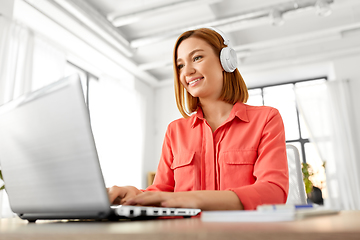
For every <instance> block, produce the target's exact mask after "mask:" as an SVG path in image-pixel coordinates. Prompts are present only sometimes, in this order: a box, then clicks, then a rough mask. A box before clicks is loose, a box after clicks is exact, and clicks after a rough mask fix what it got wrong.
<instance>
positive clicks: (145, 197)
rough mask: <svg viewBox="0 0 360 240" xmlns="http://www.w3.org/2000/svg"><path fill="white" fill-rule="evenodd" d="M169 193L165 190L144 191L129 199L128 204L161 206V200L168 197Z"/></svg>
mask: <svg viewBox="0 0 360 240" xmlns="http://www.w3.org/2000/svg"><path fill="white" fill-rule="evenodd" d="M167 195H168V194H167V193H164V192H144V193H141V194H138V195H137V196H135V197H134V198H131V199H129V200H128V201H127V202H126V204H129V205H142V206H160V205H161V202H163V201H165V200H166V199H167Z"/></svg>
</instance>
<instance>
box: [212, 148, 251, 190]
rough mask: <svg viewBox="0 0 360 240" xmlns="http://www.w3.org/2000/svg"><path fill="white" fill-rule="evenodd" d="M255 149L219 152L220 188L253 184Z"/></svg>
mask: <svg viewBox="0 0 360 240" xmlns="http://www.w3.org/2000/svg"><path fill="white" fill-rule="evenodd" d="M256 159H257V151H256V150H252V149H251V150H233V151H226V152H223V153H221V154H220V157H219V166H220V189H222V190H224V189H228V188H238V187H242V186H246V185H250V184H253V183H254V182H255V180H256V178H255V177H254V165H255V162H256Z"/></svg>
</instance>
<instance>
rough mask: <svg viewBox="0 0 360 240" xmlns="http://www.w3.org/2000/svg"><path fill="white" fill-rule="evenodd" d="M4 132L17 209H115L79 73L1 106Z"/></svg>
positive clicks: (5, 163)
mask: <svg viewBox="0 0 360 240" xmlns="http://www.w3.org/2000/svg"><path fill="white" fill-rule="evenodd" d="M0 136H1V137H0V164H1V166H2V169H3V176H4V179H5V183H6V190H7V193H8V195H9V200H10V205H11V208H12V210H13V212H15V213H17V214H19V215H20V216H26V215H28V216H31V217H34V218H36V217H37V216H38V217H39V218H57V217H60V218H71V217H72V216H74V217H77V218H78V217H79V216H83V217H96V216H102V217H103V216H105V215H107V214H109V211H110V206H109V199H108V196H107V193H106V188H105V184H104V180H103V176H102V173H101V170H100V166H99V162H98V158H97V153H96V148H95V144H94V140H93V136H92V132H91V126H90V123H89V113H88V111H87V108H86V107H85V102H84V98H83V94H82V89H81V83H80V81H79V79H78V77H77V76H72V77H69V78H67V79H63V80H61V81H59V82H57V83H55V84H52V85H50V86H48V87H46V88H43V89H41V90H38V91H36V92H33V93H31V94H28V95H26V96H23V97H22V98H20V99H18V100H16V101H13V102H11V103H9V104H6V105H4V106H1V107H0ZM23 214H24V215H23ZM25 218H26V217H25Z"/></svg>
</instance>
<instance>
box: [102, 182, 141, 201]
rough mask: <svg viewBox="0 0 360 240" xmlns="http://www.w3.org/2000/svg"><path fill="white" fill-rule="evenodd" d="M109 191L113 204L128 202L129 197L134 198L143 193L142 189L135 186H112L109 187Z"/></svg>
mask: <svg viewBox="0 0 360 240" xmlns="http://www.w3.org/2000/svg"><path fill="white" fill-rule="evenodd" d="M107 192H108V195H109V200H110V203H113V204H126V201H127V200H128V199H131V198H134V197H135V196H136V195H138V194H140V193H142V191H140V190H139V189H137V188H136V187H133V186H126V187H118V186H112V187H111V188H107Z"/></svg>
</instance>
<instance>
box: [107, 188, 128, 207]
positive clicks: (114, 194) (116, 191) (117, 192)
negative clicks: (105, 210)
mask: <svg viewBox="0 0 360 240" xmlns="http://www.w3.org/2000/svg"><path fill="white" fill-rule="evenodd" d="M108 194H109V200H110V202H111V203H115V200H116V199H117V200H118V201H120V200H121V199H122V198H124V196H125V195H126V189H124V188H122V187H118V186H113V187H111V188H110V189H109V191H108Z"/></svg>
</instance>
